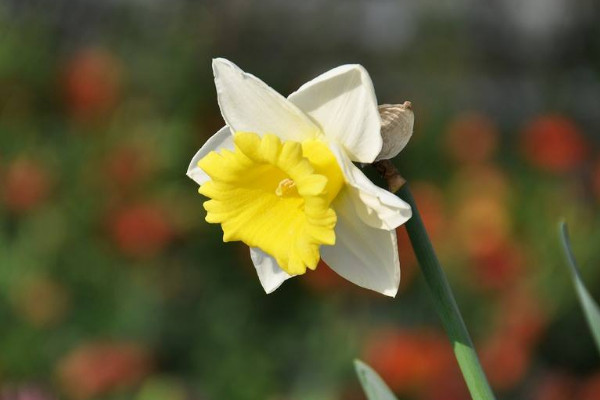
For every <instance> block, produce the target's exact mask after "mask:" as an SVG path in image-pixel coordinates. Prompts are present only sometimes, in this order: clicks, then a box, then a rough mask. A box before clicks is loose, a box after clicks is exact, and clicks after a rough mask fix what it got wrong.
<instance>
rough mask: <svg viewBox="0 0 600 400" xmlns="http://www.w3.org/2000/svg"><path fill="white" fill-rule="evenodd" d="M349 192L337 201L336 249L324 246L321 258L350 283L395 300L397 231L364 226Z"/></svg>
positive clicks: (398, 261)
mask: <svg viewBox="0 0 600 400" xmlns="http://www.w3.org/2000/svg"><path fill="white" fill-rule="evenodd" d="M352 203H353V202H352V200H351V198H350V196H349V195H348V193H344V194H342V195H341V197H340V198H338V199H337V200H336V212H337V215H338V224H337V226H336V228H335V234H336V244H335V246H323V247H322V248H321V256H322V257H323V260H324V261H325V262H326V263H327V265H329V267H330V268H331V269H333V270H334V271H335V272H337V273H338V275H340V276H341V277H343V278H345V279H347V280H349V281H350V282H352V283H354V284H356V285H358V286H361V287H364V288H366V289H371V290H374V291H376V292H379V293H381V294H383V295H385V296H389V297H395V296H396V294H397V293H398V287H399V286H400V260H399V257H398V243H397V239H396V231H395V230H391V231H386V230H382V229H377V228H372V227H369V226H365V225H364V224H363V223H362V221H361V219H360V217H359V216H358V215H357V212H356V210H355V208H354V205H353V204H352Z"/></svg>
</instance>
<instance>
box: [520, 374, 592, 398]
mask: <svg viewBox="0 0 600 400" xmlns="http://www.w3.org/2000/svg"><path fill="white" fill-rule="evenodd" d="M578 386H579V384H578V382H577V380H575V379H574V378H573V377H571V376H569V375H566V374H564V373H561V372H550V373H546V374H545V375H544V376H543V377H542V378H541V379H540V380H539V381H538V383H537V385H536V386H535V387H534V389H533V392H532V394H531V396H528V398H530V399H531V400H573V399H577V400H584V399H582V398H580V397H577V396H576V388H577V387H578ZM596 398H597V397H596ZM585 400H588V399H585Z"/></svg>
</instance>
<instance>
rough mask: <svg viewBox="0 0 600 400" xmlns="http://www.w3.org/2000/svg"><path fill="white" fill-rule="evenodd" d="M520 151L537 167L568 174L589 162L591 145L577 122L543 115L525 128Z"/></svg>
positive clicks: (559, 116) (561, 117)
mask: <svg viewBox="0 0 600 400" xmlns="http://www.w3.org/2000/svg"><path fill="white" fill-rule="evenodd" d="M521 148H522V151H523V154H524V156H525V158H526V159H527V160H528V161H529V162H530V163H531V164H533V165H534V166H536V167H538V168H540V169H542V170H544V171H548V172H566V171H570V170H572V169H574V168H577V167H578V166H580V165H581V164H582V162H584V161H585V160H586V159H587V156H588V146H587V143H586V141H585V138H584V137H583V136H582V135H581V132H580V131H579V128H578V127H577V126H576V125H575V123H574V122H573V121H572V120H571V119H569V118H567V117H566V116H562V115H542V116H539V117H537V118H536V119H534V120H533V121H531V122H530V123H529V124H527V125H526V126H525V129H524V130H523V132H522V133H521Z"/></svg>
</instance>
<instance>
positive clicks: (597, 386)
mask: <svg viewBox="0 0 600 400" xmlns="http://www.w3.org/2000/svg"><path fill="white" fill-rule="evenodd" d="M577 398H578V399H579V400H598V399H600V372H596V373H595V374H593V375H592V376H590V377H589V378H587V379H586V380H585V383H584V384H583V386H582V387H581V391H580V393H579V396H578V397H577Z"/></svg>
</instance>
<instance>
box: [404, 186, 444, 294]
mask: <svg viewBox="0 0 600 400" xmlns="http://www.w3.org/2000/svg"><path fill="white" fill-rule="evenodd" d="M410 187H411V192H412V194H413V197H414V198H415V201H416V203H417V204H418V205H419V213H420V215H421V218H422V219H423V224H424V225H425V227H426V229H427V232H428V233H429V235H430V238H431V240H432V242H433V244H434V246H435V247H437V246H438V245H440V246H442V245H443V244H444V241H443V238H444V235H445V231H446V229H447V225H448V221H447V216H446V210H445V207H444V194H443V192H442V191H441V189H440V188H439V187H437V186H436V185H435V184H433V183H431V182H426V181H416V182H412V183H411V184H410ZM396 236H397V240H398V254H399V256H400V262H401V265H402V278H401V279H400V290H401V291H403V290H406V289H407V288H408V287H409V286H410V284H411V283H412V281H413V278H414V276H415V274H416V272H417V267H418V263H417V258H416V256H415V253H414V250H413V248H412V245H411V243H410V239H409V237H408V233H407V232H406V227H404V226H401V227H398V228H397V229H396Z"/></svg>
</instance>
